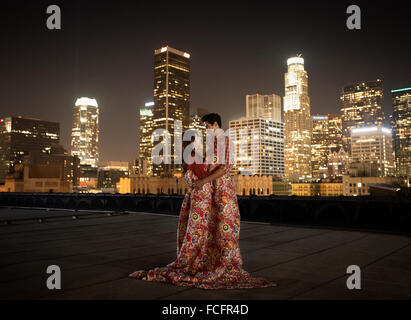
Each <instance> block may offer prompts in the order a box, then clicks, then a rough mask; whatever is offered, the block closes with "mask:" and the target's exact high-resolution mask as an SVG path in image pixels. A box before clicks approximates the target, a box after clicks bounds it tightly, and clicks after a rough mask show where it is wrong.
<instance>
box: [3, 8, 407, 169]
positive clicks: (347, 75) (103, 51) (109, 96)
mask: <svg viewBox="0 0 411 320" xmlns="http://www.w3.org/2000/svg"><path fill="white" fill-rule="evenodd" d="M359 5H360V7H362V12H363V14H364V17H363V23H364V27H363V30H360V31H358V32H357V31H349V30H348V29H346V27H345V20H346V17H347V14H346V13H345V9H346V7H347V6H346V5H345V4H342V3H341V4H338V5H337V4H336V5H324V6H325V7H324V8H323V11H325V10H326V11H327V12H328V15H320V13H319V12H317V11H319V10H318V8H319V7H318V6H319V5H318V6H317V5H310V6H308V5H307V4H303V3H300V4H294V5H291V4H290V5H285V4H281V5H280V7H279V10H278V12H276V13H272V17H270V19H269V20H264V19H263V17H267V16H266V15H264V16H263V17H261V20H258V19H256V18H253V19H255V20H251V22H250V21H249V24H246V25H243V21H245V20H244V19H245V18H246V17H247V16H248V13H252V12H254V11H256V10H257V9H258V10H260V9H261V7H266V8H269V4H259V6H260V8H258V6H254V7H253V6H251V5H250V6H249V7H247V8H246V7H243V6H240V5H239V6H238V7H236V8H235V9H236V10H234V11H233V12H232V13H230V12H231V11H230V6H229V5H228V4H223V5H221V6H217V5H216V4H214V6H213V5H212V4H211V5H210V6H209V7H207V8H206V9H205V10H204V13H196V12H195V11H194V10H193V7H192V5H187V7H186V8H184V10H183V11H184V12H183V13H186V14H188V12H191V13H190V14H189V17H188V18H187V20H185V21H184V23H183V22H179V23H176V24H173V25H172V26H170V28H169V29H168V30H164V23H162V22H161V20H162V17H163V15H164V13H159V15H158V16H156V21H159V23H158V24H157V25H154V24H148V21H149V19H150V17H143V15H142V16H141V17H139V19H136V18H134V19H132V17H133V14H134V13H136V12H137V11H138V12H139V13H142V12H143V13H144V12H146V13H150V12H153V10H154V7H153V6H150V5H148V4H147V5H146V4H144V6H143V5H141V4H139V5H133V4H131V3H127V5H124V6H113V5H111V4H109V3H108V2H102V4H101V5H100V6H99V7H98V9H99V11H98V15H93V14H92V12H93V10H94V9H96V8H95V7H94V6H95V3H94V4H93V2H87V3H85V4H84V5H83V4H82V5H81V6H80V5H79V2H76V1H73V4H72V5H66V4H65V5H61V8H62V14H63V24H62V30H61V31H58V32H60V33H58V32H57V31H56V32H55V33H53V31H49V30H47V28H45V17H46V14H45V8H46V7H47V6H46V2H44V8H43V7H42V5H41V1H40V2H39V3H37V4H36V5H34V4H24V5H23V9H22V10H23V12H22V14H21V15H18V14H17V12H18V10H20V9H19V8H17V7H15V6H13V5H10V8H9V9H10V10H6V11H8V12H9V15H8V16H7V17H5V19H4V20H3V21H2V24H4V26H3V25H2V32H5V39H6V41H7V43H8V44H9V46H8V47H7V50H5V52H3V53H2V61H3V62H6V65H5V67H4V68H3V70H4V76H3V79H2V82H3V85H2V88H3V90H1V98H2V101H3V102H4V105H3V106H2V114H1V116H2V117H6V116H19V115H21V116H23V117H28V118H29V117H32V118H39V119H42V120H46V121H55V122H59V123H61V143H62V145H63V146H64V147H65V148H66V149H69V146H70V131H71V126H72V123H71V119H72V105H73V103H74V101H75V99H77V98H78V97H82V96H88V97H94V98H95V99H97V101H99V107H100V111H101V114H100V117H101V124H100V127H101V136H100V141H102V142H103V143H101V148H100V158H101V160H102V161H107V160H123V159H132V158H135V157H136V155H137V144H136V143H135V141H136V138H137V132H138V130H137V128H136V126H135V119H136V117H137V115H138V108H139V106H140V105H143V104H144V103H145V102H148V101H152V100H153V97H152V80H151V79H152V67H153V58H152V55H153V51H154V50H155V49H157V48H159V47H162V46H164V45H170V46H171V47H175V48H178V49H181V50H184V51H187V52H188V53H190V54H191V57H192V59H191V62H192V72H191V75H192V80H191V82H192V83H191V92H190V95H191V106H192V108H193V109H195V108H207V109H208V110H209V111H210V112H219V113H221V115H222V118H223V127H224V129H227V128H228V122H229V121H230V120H235V119H239V118H241V117H242V116H244V115H245V112H244V97H245V95H246V94H256V93H259V94H271V93H276V94H278V95H280V96H283V94H284V85H283V74H284V72H285V71H286V60H287V59H288V58H289V57H291V56H294V55H295V54H296V53H302V57H303V58H304V59H305V64H306V69H307V70H308V74H309V78H310V88H309V96H310V98H311V113H312V114H317V113H319V114H331V113H338V112H339V109H340V107H341V104H340V103H339V96H340V93H341V90H342V87H344V86H345V85H347V84H350V83H355V82H359V81H369V80H375V79H378V78H380V79H382V80H383V83H384V105H383V107H384V111H385V113H386V114H392V102H391V95H390V91H391V90H392V89H398V88H405V87H409V86H410V80H409V79H410V78H411V75H410V70H411V66H410V67H408V65H410V62H409V61H408V60H407V59H406V52H407V50H396V51H395V53H394V52H392V51H393V50H391V47H389V44H391V42H394V41H396V40H397V44H398V46H399V47H400V48H402V49H406V47H407V46H409V44H407V43H406V41H405V40H404V39H405V37H403V36H404V35H406V33H407V23H409V21H408V20H401V19H398V15H400V14H401V13H395V14H394V11H392V10H391V9H389V8H388V9H387V8H384V10H382V9H378V8H371V7H370V4H368V5H367V4H361V3H359ZM215 7H218V8H219V10H217V12H216V13H214V14H213V16H212V17H213V19H214V20H213V21H214V23H213V24H212V25H210V24H209V23H208V20H207V19H208V18H209V16H208V14H210V12H215V11H216V10H212V9H215ZM292 9H298V10H294V11H293V10H292ZM305 9H307V10H305ZM170 10H171V12H174V11H173V10H176V9H172V8H170ZM290 12H292V21H293V26H292V27H289V28H288V29H287V28H285V27H284V25H285V22H286V21H288V20H289V19H290ZM183 13H180V14H183ZM13 16H17V17H20V18H18V19H17V20H16V21H14V22H13V23H12V22H11V19H12V17H13ZM86 17H88V18H90V19H83V18H86ZM108 18H110V19H112V21H114V22H116V21H117V22H119V23H117V24H116V23H113V24H110V25H106V24H105V21H106V20H107V19H108ZM319 18H320V19H319ZM113 19H114V20H113ZM83 20H84V21H83ZM135 20H139V21H138V22H137V21H135ZM90 21H91V22H92V23H90ZM400 21H402V22H400ZM252 22H255V23H252ZM309 22H310V26H311V28H312V29H311V30H303V26H304V24H306V23H309ZM325 25H326V26H327V28H325V29H324V26H325ZM143 26H144V28H151V29H150V30H149V32H147V34H146V35H143V34H142V33H143V32H142V30H143V29H144V28H142V27H143ZM187 26H189V27H190V28H189V29H190V30H186V29H187ZM280 27H281V28H280ZM82 30H83V31H84V32H81V31H82ZM184 30H186V31H184ZM320 30H322V31H323V32H319V31H320ZM408 30H409V28H408ZM160 31H161V32H160ZM377 35H378V36H377ZM263 39H264V40H267V41H262V40H263ZM324 39H325V41H324ZM401 39H402V40H403V41H402V42H401V41H399V40H401ZM241 40H243V42H242V41H241ZM398 41H399V42H398ZM377 42H378V43H377ZM109 46H110V47H114V48H115V50H110V49H109ZM246 47H247V48H246ZM248 47H250V48H248ZM380 47H385V48H386V49H378V48H380ZM388 47H389V48H388ZM354 49H355V50H354ZM377 49H378V50H377ZM233 51H235V53H236V54H235V55H232V52H233ZM238 66H241V68H239V67H238ZM22 93H23V94H22ZM192 111H193V110H192ZM123 127H126V128H129V130H119V129H118V128H123ZM118 141H122V143H121V144H119V143H118ZM125 146H126V148H125Z"/></svg>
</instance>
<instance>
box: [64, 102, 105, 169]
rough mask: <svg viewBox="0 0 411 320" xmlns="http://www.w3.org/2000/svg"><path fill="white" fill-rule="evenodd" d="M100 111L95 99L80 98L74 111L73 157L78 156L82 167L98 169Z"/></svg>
mask: <svg viewBox="0 0 411 320" xmlns="http://www.w3.org/2000/svg"><path fill="white" fill-rule="evenodd" d="M98 121H99V109H98V104H97V101H96V100H95V99H90V98H85V97H83V98H79V99H77V100H76V103H75V105H74V110H73V128H72V131H71V155H72V156H75V155H76V156H78V157H79V159H80V165H90V166H92V167H95V168H97V167H98V161H99V150H98V135H99V124H98Z"/></svg>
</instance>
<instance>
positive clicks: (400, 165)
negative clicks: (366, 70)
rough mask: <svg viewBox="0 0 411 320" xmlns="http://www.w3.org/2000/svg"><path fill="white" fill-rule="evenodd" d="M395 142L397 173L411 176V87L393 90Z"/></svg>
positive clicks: (393, 131) (401, 175)
mask: <svg viewBox="0 0 411 320" xmlns="http://www.w3.org/2000/svg"><path fill="white" fill-rule="evenodd" d="M391 93H392V107H393V128H392V133H393V140H394V141H393V142H394V152H395V167H396V173H397V175H398V176H400V177H408V178H409V177H410V176H411V88H404V89H397V90H392V91H391Z"/></svg>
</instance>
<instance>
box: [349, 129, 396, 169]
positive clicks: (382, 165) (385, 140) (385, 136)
mask: <svg viewBox="0 0 411 320" xmlns="http://www.w3.org/2000/svg"><path fill="white" fill-rule="evenodd" d="M350 167H352V168H358V169H359V170H365V172H366V173H365V175H367V176H373V177H387V176H393V175H394V155H393V150H392V136H391V130H390V129H387V128H384V127H382V126H374V127H360V128H354V129H352V130H351V157H350Z"/></svg>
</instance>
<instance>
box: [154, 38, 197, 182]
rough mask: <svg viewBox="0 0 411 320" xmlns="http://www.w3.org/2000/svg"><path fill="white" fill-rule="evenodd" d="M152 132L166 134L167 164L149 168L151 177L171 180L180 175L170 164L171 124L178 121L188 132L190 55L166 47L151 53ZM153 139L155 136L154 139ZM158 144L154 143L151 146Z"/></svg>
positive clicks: (172, 161)
mask: <svg viewBox="0 0 411 320" xmlns="http://www.w3.org/2000/svg"><path fill="white" fill-rule="evenodd" d="M154 105H155V107H154V108H153V117H154V129H165V130H167V131H168V132H169V133H170V139H171V141H170V147H171V154H170V155H169V156H170V157H169V159H168V161H169V163H170V164H167V165H165V164H164V163H162V164H160V165H155V164H154V165H153V175H155V176H172V175H174V174H176V173H177V175H178V173H181V170H182V167H181V165H178V164H174V159H175V155H174V152H173V151H174V150H175V148H174V142H175V137H174V121H181V124H182V131H183V132H184V131H185V130H187V129H188V126H189V116H190V54H188V53H187V52H182V51H179V50H176V49H173V48H171V47H169V46H165V47H162V48H160V49H158V50H155V51H154ZM155 137H157V135H156V136H155ZM176 138H178V139H180V137H176ZM160 141H164V142H162V143H165V140H162V138H161V137H159V136H158V140H157V141H154V144H157V143H159V142H160Z"/></svg>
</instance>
